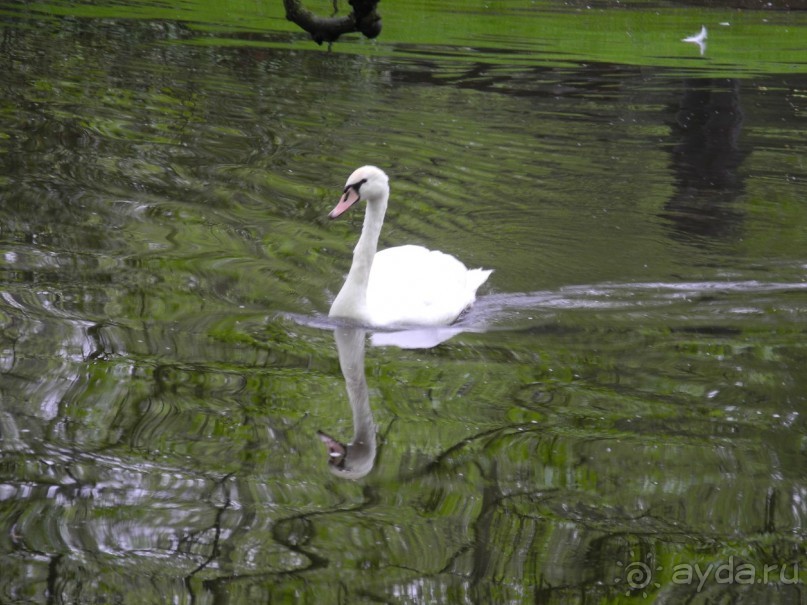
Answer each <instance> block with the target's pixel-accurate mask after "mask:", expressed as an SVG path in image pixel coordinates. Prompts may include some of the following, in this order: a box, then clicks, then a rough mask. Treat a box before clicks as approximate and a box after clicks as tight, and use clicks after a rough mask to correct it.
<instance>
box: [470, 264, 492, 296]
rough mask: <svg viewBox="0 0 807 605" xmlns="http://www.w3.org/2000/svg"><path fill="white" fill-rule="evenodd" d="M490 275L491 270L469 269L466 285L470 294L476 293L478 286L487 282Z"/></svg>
mask: <svg viewBox="0 0 807 605" xmlns="http://www.w3.org/2000/svg"><path fill="white" fill-rule="evenodd" d="M491 273H493V269H471V270H470V271H468V278H467V279H468V281H467V283H468V288H469V289H470V290H471V292H476V291H477V289H478V288H479V286H481V285H482V284H484V283H485V282H486V281H487V280H488V277H490V274H491Z"/></svg>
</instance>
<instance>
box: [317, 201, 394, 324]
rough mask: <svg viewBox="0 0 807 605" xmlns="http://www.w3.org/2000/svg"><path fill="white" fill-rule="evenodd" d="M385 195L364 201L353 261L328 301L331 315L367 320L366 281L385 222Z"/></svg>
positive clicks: (368, 278) (367, 280) (367, 281)
mask: <svg viewBox="0 0 807 605" xmlns="http://www.w3.org/2000/svg"><path fill="white" fill-rule="evenodd" d="M388 198H389V192H385V193H384V194H383V195H382V196H381V197H380V198H376V199H371V200H368V201H367V211H366V212H365V214H364V226H363V227H362V231H361V236H360V237H359V241H358V243H357V244H356V247H355V248H354V249H353V264H352V265H351V266H350V272H349V273H348V274H347V278H346V279H345V283H344V285H343V286H342V289H341V290H340V291H339V294H338V295H337V297H336V299H335V300H334V301H333V304H332V305H331V311H330V315H331V317H348V318H351V319H356V320H358V321H361V322H364V323H366V322H367V320H368V317H367V284H368V283H369V281H370V270H371V269H372V267H373V258H374V257H375V253H376V250H378V238H379V236H380V235H381V227H382V226H383V224H384V215H385V214H386V212H387V199H388Z"/></svg>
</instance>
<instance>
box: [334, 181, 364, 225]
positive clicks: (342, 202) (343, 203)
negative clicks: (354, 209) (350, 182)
mask: <svg viewBox="0 0 807 605" xmlns="http://www.w3.org/2000/svg"><path fill="white" fill-rule="evenodd" d="M358 201H359V192H358V191H356V188H355V187H353V186H348V187H346V188H345V192H344V193H343V194H342V197H340V198H339V203H338V204H336V208H334V209H333V210H331V213H330V214H329V215H328V218H336V217H337V216H339V215H340V214H342V213H343V212H344V211H345V210H347V209H348V208H350V207H351V206H352V205H353V204H355V203H356V202H358Z"/></svg>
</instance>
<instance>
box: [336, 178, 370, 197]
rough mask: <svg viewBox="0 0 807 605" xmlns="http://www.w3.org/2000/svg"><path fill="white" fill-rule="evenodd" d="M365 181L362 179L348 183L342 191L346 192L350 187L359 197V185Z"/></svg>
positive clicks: (365, 180)
mask: <svg viewBox="0 0 807 605" xmlns="http://www.w3.org/2000/svg"><path fill="white" fill-rule="evenodd" d="M366 182H367V179H362V180H360V181H356V182H355V183H350V185H348V186H347V187H345V190H344V191H343V192H342V193H347V192H348V191H349V190H351V189H352V190H353V191H355V192H356V195H357V196H358V197H359V199H361V192H360V191H359V189H361V186H362V185H364V184H365V183H366Z"/></svg>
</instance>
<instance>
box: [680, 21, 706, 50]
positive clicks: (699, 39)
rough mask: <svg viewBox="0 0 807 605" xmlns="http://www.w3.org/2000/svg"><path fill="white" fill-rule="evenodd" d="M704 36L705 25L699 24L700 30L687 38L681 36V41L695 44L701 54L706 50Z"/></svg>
mask: <svg viewBox="0 0 807 605" xmlns="http://www.w3.org/2000/svg"><path fill="white" fill-rule="evenodd" d="M706 36H707V32H706V26H705V25H701V31H700V32H699V33H697V34H695V35H694V36H689V37H688V38H683V39H682V40H681V42H691V43H692V44H697V45H698V48H699V49H700V51H701V54H703V51H705V50H706Z"/></svg>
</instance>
